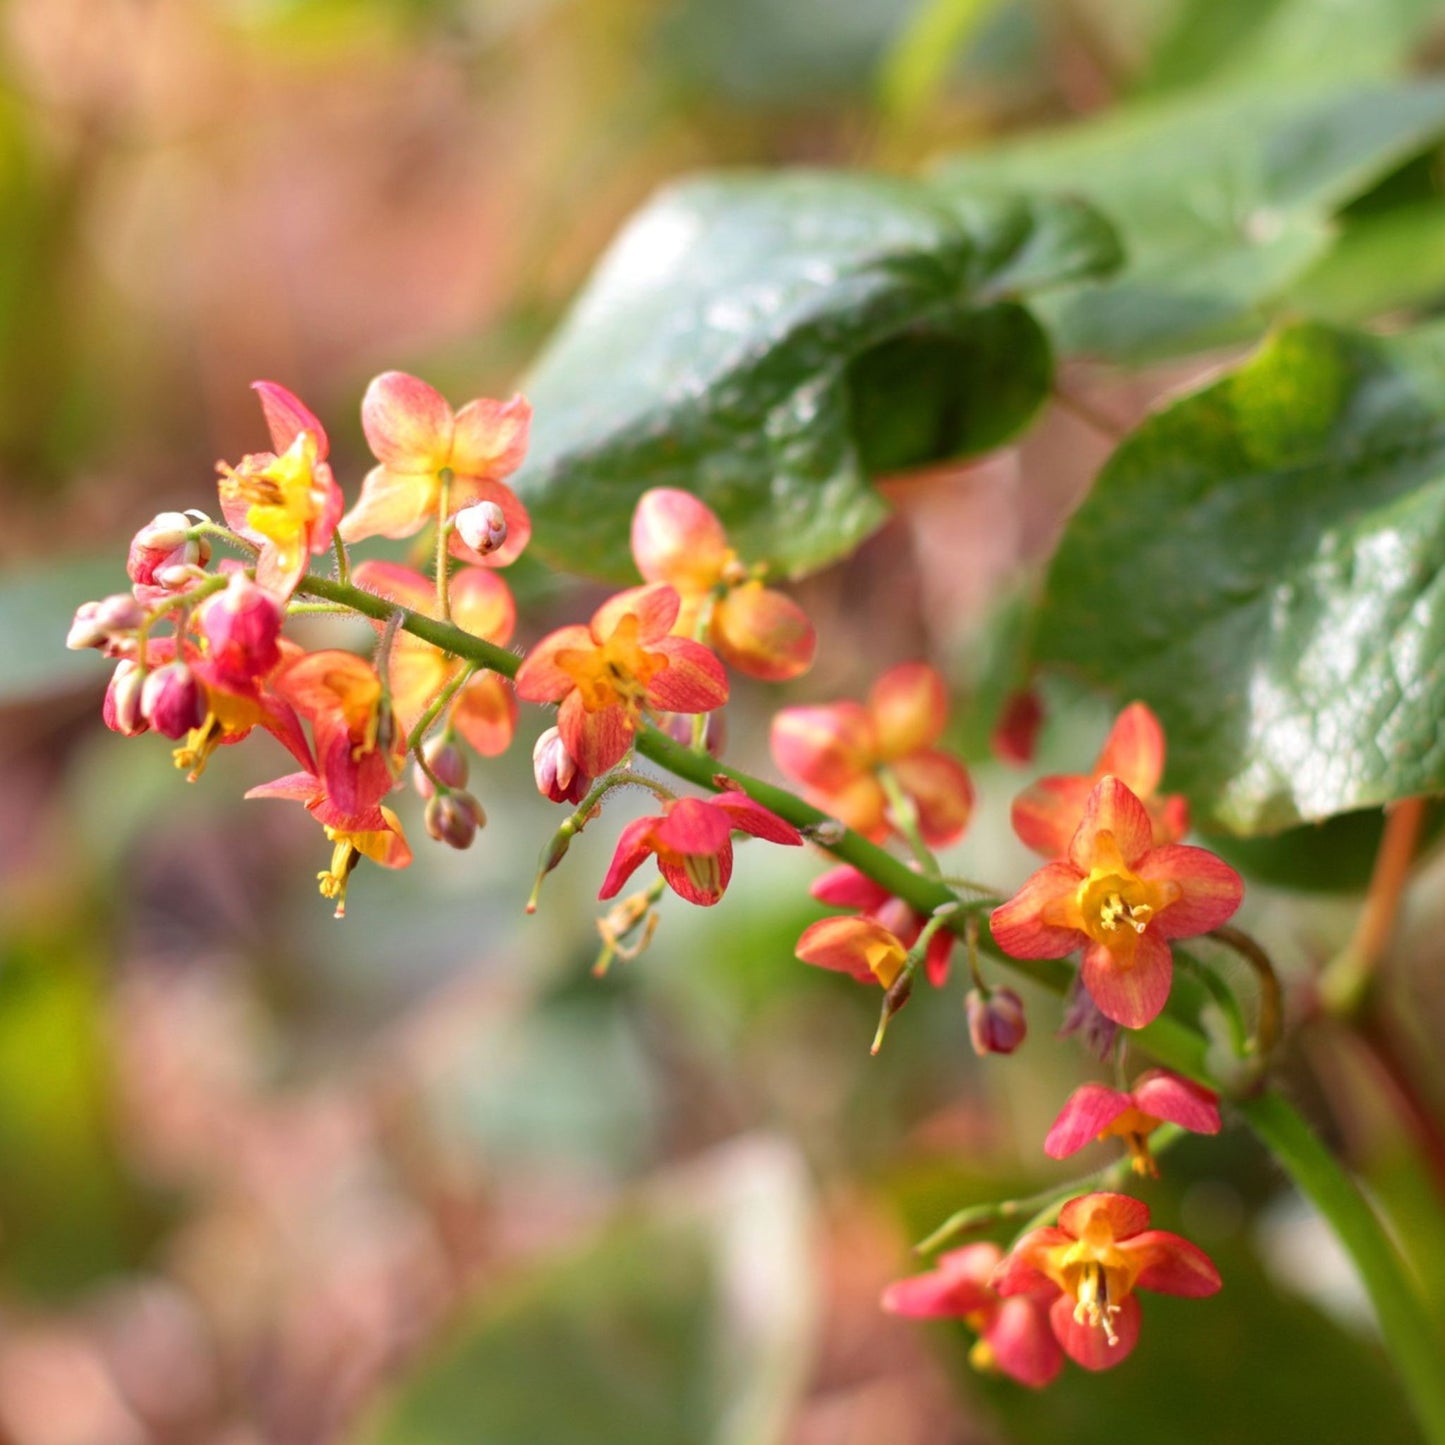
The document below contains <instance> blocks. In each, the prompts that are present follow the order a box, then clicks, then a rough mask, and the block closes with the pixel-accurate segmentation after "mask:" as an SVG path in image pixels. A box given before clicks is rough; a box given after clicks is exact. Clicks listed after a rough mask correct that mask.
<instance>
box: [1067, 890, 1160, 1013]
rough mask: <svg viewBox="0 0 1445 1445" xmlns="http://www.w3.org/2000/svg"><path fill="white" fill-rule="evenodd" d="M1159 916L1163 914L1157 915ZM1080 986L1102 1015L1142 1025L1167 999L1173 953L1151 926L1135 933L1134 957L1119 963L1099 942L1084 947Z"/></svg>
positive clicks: (1158, 1010)
mask: <svg viewBox="0 0 1445 1445" xmlns="http://www.w3.org/2000/svg"><path fill="white" fill-rule="evenodd" d="M1160 916H1161V917H1163V915H1162V914H1161V915H1160ZM1081 976H1082V978H1083V980H1084V987H1085V988H1086V989H1088V990H1089V994H1090V996H1091V997H1092V998H1093V1000H1094V1002H1095V1003H1096V1004H1097V1005H1098V1006H1099V1012H1100V1013H1101V1014H1103V1015H1104V1017H1105V1018H1108V1019H1113V1020H1114V1022H1115V1023H1116V1024H1123V1025H1124V1027H1125V1028H1126V1029H1142V1028H1143V1027H1144V1025H1145V1024H1147V1023H1150V1022H1152V1021H1153V1020H1154V1019H1155V1018H1157V1017H1158V1015H1159V1013H1160V1011H1161V1010H1162V1009H1163V1007H1164V1005H1165V1004H1166V1003H1167V1002H1168V1000H1169V986H1170V984H1171V983H1172V981H1173V978H1174V955H1173V953H1172V952H1171V951H1170V948H1169V945H1168V943H1166V942H1165V941H1164V939H1162V938H1160V937H1159V936H1158V934H1157V932H1156V930H1155V929H1154V928H1150V929H1149V931H1148V932H1147V933H1142V934H1140V935H1139V939H1138V942H1137V944H1136V945H1135V948H1134V960H1133V962H1132V963H1130V964H1128V965H1124V964H1121V963H1120V962H1119V961H1118V960H1117V959H1116V958H1115V957H1114V955H1113V954H1112V953H1110V952H1109V950H1108V949H1107V948H1105V947H1104V945H1103V944H1101V943H1091V944H1090V945H1089V946H1088V947H1087V948H1086V949H1085V950H1084V962H1083V968H1082V970H1081Z"/></svg>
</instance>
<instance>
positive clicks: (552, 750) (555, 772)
mask: <svg viewBox="0 0 1445 1445" xmlns="http://www.w3.org/2000/svg"><path fill="white" fill-rule="evenodd" d="M532 774H533V776H534V777H535V778H536V780H537V791H538V792H539V793H541V795H542V796H543V797H544V798H550V799H551V800H552V801H553V802H554V803H573V804H576V803H580V802H581V801H582V799H583V798H585V797H586V796H587V790H588V789H589V788H590V787H591V786H592V779H591V778H589V777H588V776H587V775H586V774H585V773H584V772H582V771H581V769H579V768H578V766H577V762H576V760H575V759H574V758H573V756H572V754H571V753H569V752H568V751H567V744H566V743H564V742H563V741H562V735H561V733H559V732H558V731H557V729H556V728H548V729H547V731H546V732H544V733H543V734H542V736H541V737H539V738H538V739H537V741H536V743H535V745H534V746H533V748H532Z"/></svg>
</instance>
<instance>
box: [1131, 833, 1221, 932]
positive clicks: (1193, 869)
mask: <svg viewBox="0 0 1445 1445" xmlns="http://www.w3.org/2000/svg"><path fill="white" fill-rule="evenodd" d="M1136 871H1137V873H1138V874H1139V877H1141V878H1143V879H1145V880H1146V881H1148V882H1151V883H1158V882H1165V881H1171V882H1174V883H1177V884H1178V885H1179V888H1180V894H1179V897H1178V898H1176V899H1175V900H1174V902H1173V903H1171V904H1169V906H1168V907H1167V908H1163V909H1161V910H1160V912H1159V917H1158V918H1157V919H1156V921H1155V922H1154V923H1153V924H1152V925H1151V927H1150V931H1151V932H1157V933H1158V934H1159V935H1160V937H1161V938H1192V937H1194V935H1195V934H1197V933H1208V932H1209V930H1210V929H1211V928H1218V927H1219V925H1220V924H1221V923H1225V922H1227V921H1228V920H1229V919H1230V918H1232V917H1233V916H1234V911H1235V909H1237V908H1238V907H1239V902H1240V899H1241V898H1243V897H1244V880H1243V879H1242V878H1241V877H1240V876H1239V874H1238V873H1236V872H1235V871H1234V869H1233V868H1231V867H1230V866H1229V864H1228V863H1226V862H1225V861H1224V859H1223V858H1219V857H1216V856H1215V855H1214V854H1213V853H1211V852H1210V851H1209V849H1207V848H1191V847H1189V846H1188V845H1187V844H1184V843H1169V844H1166V845H1165V846H1164V847H1163V848H1155V849H1153V850H1152V851H1151V852H1150V853H1149V854H1148V855H1147V856H1146V857H1145V858H1143V859H1142V860H1141V861H1140V863H1139V865H1138V868H1137V869H1136Z"/></svg>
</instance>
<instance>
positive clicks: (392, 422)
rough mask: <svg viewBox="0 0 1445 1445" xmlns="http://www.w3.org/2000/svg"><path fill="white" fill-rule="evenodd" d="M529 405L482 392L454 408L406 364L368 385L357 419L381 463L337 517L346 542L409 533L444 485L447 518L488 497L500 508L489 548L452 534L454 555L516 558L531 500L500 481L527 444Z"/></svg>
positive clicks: (499, 561) (488, 560)
mask: <svg viewBox="0 0 1445 1445" xmlns="http://www.w3.org/2000/svg"><path fill="white" fill-rule="evenodd" d="M531 421H532V408H531V406H530V405H529V404H528V403H527V401H526V399H525V398H524V397H521V396H514V397H512V398H511V400H510V401H491V400H488V399H486V398H479V399H478V400H476V401H469V402H468V403H467V404H466V405H465V406H464V407H462V409H461V410H460V411H457V412H453V411H452V409H451V407H450V406H449V405H448V404H447V402H446V400H445V398H444V397H443V396H442V395H441V393H440V392H438V391H436V390H435V389H434V388H433V387H430V386H428V385H427V384H426V382H424V381H422V380H420V379H419V378H418V377H415V376H408V375H407V374H406V373H405V372H403V371H387V372H383V373H382V375H380V376H378V377H377V378H376V379H375V380H374V381H373V382H372V383H371V385H370V386H368V387H367V388H366V395H365V397H363V398H362V402H361V427H362V430H363V431H364V432H365V433H366V441H367V445H369V446H370V447H371V451H372V455H373V456H375V457H376V459H377V462H378V463H379V465H378V466H376V467H373V468H372V470H371V471H370V472H368V473H367V475H366V480H365V481H364V482H363V483H362V486H361V497H360V499H359V500H358V501H357V503H356V505H355V506H354V507H353V508H352V509H351V510H350V511H349V512H348V513H347V514H346V516H345V517H344V518H343V519H342V522H341V535H342V536H343V537H344V538H345V539H346V540H347V541H348V542H359V541H361V540H362V538H364V537H378V536H380V537H411V536H414V535H415V534H416V533H417V532H419V531H421V529H422V528H423V527H425V526H426V525H427V523H428V522H434V521H436V520H437V511H438V509H439V508H440V506H441V501H442V488H443V484H444V483H445V485H446V487H447V518H448V519H450V518H452V517H455V516H456V514H457V513H458V512H460V511H463V510H465V509H467V508H469V507H474V506H476V505H477V503H478V502H492V503H494V504H495V505H496V506H497V507H499V508H500V509H501V512H502V516H503V519H504V522H505V526H504V528H502V529H500V530H503V531H505V540H503V541H502V542H501V543H500V545H498V546H496V547H494V548H493V549H492V550H490V551H488V552H487V553H485V554H482V553H481V552H478V551H474V550H473V549H472V548H471V547H469V546H467V544H466V542H465V541H463V540H462V538H461V536H459V535H457V534H455V533H454V534H453V536H452V538H451V542H450V548H451V551H452V554H453V555H454V556H458V557H462V558H464V559H465V560H466V561H469V562H474V563H478V562H479V563H483V564H485V565H486V566H489V567H505V566H506V565H507V564H508V563H509V562H515V561H516V559H517V558H518V557H519V556H520V555H521V552H522V549H523V548H524V547H525V546H526V545H527V540H528V538H529V537H530V536H531V534H532V524H531V521H530V519H529V518H528V516H527V509H526V508H525V507H524V506H523V505H522V503H521V502H520V501H519V500H518V499H517V495H516V493H515V492H513V491H512V489H511V488H510V487H508V486H506V485H505V484H504V482H503V480H502V479H503V478H504V477H509V476H510V475H511V474H512V473H513V472H514V471H516V469H517V467H518V466H519V465H520V464H521V461H522V458H523V457H524V456H525V455H526V453H527V434H528V430H529V428H530V426H531Z"/></svg>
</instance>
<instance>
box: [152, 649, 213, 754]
mask: <svg viewBox="0 0 1445 1445" xmlns="http://www.w3.org/2000/svg"><path fill="white" fill-rule="evenodd" d="M140 705H141V712H142V713H144V714H145V717H146V721H147V722H149V723H150V725H151V726H152V727H153V728H154V729H155V730H156V731H157V732H158V733H164V734H165V736H166V737H168V738H183V737H185V735H186V734H187V733H188V732H190V731H191V729H192V728H198V727H200V725H201V724H202V723H203V722H205V720H206V692H205V689H204V688H203V687H202V686H201V682H200V679H199V678H198V677H197V676H196V674H195V673H194V672H192V671H191V669H190V668H189V667H188V666H187V665H186V664H185V663H184V662H168V663H166V664H165V666H164V667H158V668H156V670H155V671H154V672H152V673H151V674H150V675H149V676H148V677H147V678H146V680H145V685H144V687H143V688H142V690H141V704H140Z"/></svg>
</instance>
